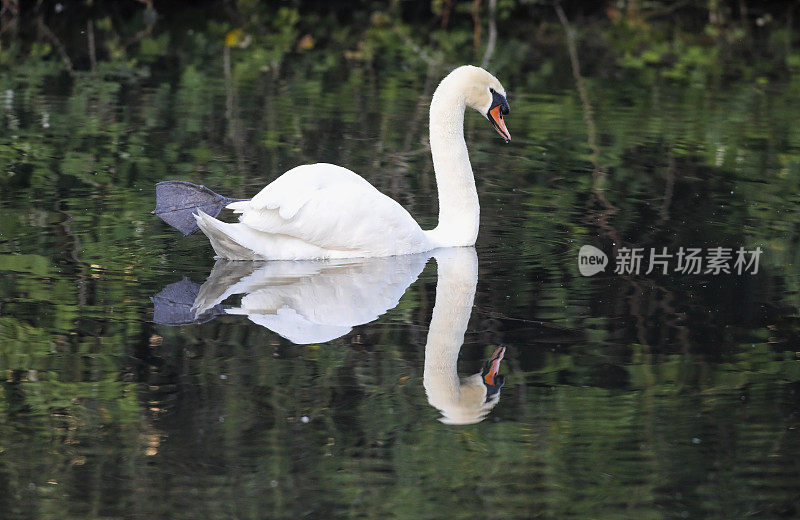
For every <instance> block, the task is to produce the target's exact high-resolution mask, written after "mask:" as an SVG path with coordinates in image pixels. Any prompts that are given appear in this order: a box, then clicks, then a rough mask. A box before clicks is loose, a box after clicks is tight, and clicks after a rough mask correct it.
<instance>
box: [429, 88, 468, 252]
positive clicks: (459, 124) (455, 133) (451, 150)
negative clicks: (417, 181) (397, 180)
mask: <svg viewBox="0 0 800 520" xmlns="http://www.w3.org/2000/svg"><path fill="white" fill-rule="evenodd" d="M448 79H451V78H450V77H448V78H445V79H444V80H443V81H442V82H441V83H440V84H439V87H438V88H437V89H436V92H434V94H433V100H432V101H431V111H430V143H431V155H432V156H433V169H434V171H435V172H436V186H437V189H438V192H439V225H438V226H436V228H435V229H433V230H431V231H428V232H427V233H428V235H429V238H430V239H431V240H432V241H433V242H434V243H435V244H436V245H437V246H439V247H451V246H471V245H474V244H475V240H476V239H477V237H478V224H479V222H480V207H479V205H478V191H477V190H476V189H475V177H474V176H473V174H472V165H470V163H469V155H468V153H467V144H466V143H465V142H464V109H465V102H464V96H463V94H462V93H461V91H460V89H459V88H458V86H457V85H453V84H452V83H453V82H452V81H448Z"/></svg>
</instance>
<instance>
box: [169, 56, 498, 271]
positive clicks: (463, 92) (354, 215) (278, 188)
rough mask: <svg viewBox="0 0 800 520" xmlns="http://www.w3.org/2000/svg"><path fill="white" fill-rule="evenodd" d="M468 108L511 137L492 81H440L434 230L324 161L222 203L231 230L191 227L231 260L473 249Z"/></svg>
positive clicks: (457, 77)
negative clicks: (234, 217)
mask: <svg viewBox="0 0 800 520" xmlns="http://www.w3.org/2000/svg"><path fill="white" fill-rule="evenodd" d="M466 107H470V108H473V109H475V110H477V111H478V112H480V113H481V114H483V116H484V117H486V118H487V119H488V120H489V121H490V122H491V123H492V125H493V126H494V128H495V129H496V130H497V132H498V133H499V134H500V136H501V137H503V139H505V140H506V142H508V141H509V140H510V139H511V135H510V134H509V132H508V129H507V128H506V125H505V122H504V121H503V116H504V115H506V114H508V112H509V105H508V101H507V99H506V92H505V89H504V88H503V86H502V85H501V84H500V82H499V81H498V80H497V78H495V77H494V76H493V75H491V74H490V73H489V72H487V71H485V70H484V69H482V68H480V67H475V66H471V65H464V66H461V67H458V68H456V69H455V70H453V71H452V72H450V74H448V75H447V76H446V77H445V78H444V79H443V80H442V81H441V83H440V84H439V86H438V87H437V88H436V91H435V92H434V94H433V99H432V100H431V107H430V121H429V125H430V147H431V155H432V156H433V167H434V171H435V174H436V183H437V189H438V197H439V223H438V225H437V226H436V228H434V229H432V230H428V231H424V230H422V228H420V226H419V224H417V222H416V221H415V220H414V218H413V217H412V216H411V215H410V214H409V213H408V211H406V210H405V209H404V208H403V207H402V206H401V205H400V204H398V203H397V202H396V201H394V200H392V199H391V198H390V197H387V196H386V195H384V194H383V193H381V192H379V191H378V190H377V189H376V188H375V187H374V186H372V185H371V184H370V183H369V182H367V181H366V180H365V179H364V178H363V177H361V176H359V175H357V174H356V173H354V172H352V171H350V170H348V169H346V168H343V167H341V166H336V165H333V164H326V163H318V164H308V165H302V166H297V167H295V168H292V169H291V170H289V171H287V172H286V173H284V174H283V175H281V176H280V177H278V178H277V179H275V180H274V181H273V182H271V183H270V184H269V185H267V186H266V187H265V188H264V189H262V190H261V191H260V192H259V193H258V194H256V195H255V196H254V197H253V198H252V199H249V200H239V201H235V202H230V203H228V204H227V206H225V207H227V208H228V209H231V210H233V211H234V213H236V214H238V215H239V222H237V223H226V222H222V221H220V220H217V219H216V218H214V217H213V216H212V215H209V214H207V213H206V212H205V211H203V209H201V208H199V207H198V208H196V212H195V213H193V215H194V218H195V219H196V221H197V226H198V227H199V228H200V230H201V231H202V232H203V233H205V235H206V236H207V237H208V239H209V241H210V242H211V246H212V247H213V248H214V251H215V252H216V254H217V257H219V258H227V259H232V260H303V259H338V258H355V257H382V256H394V255H407V254H414V253H421V252H425V251H430V250H432V249H436V248H439V247H453V246H462V247H463V246H472V245H474V244H475V240H476V238H477V236H478V224H479V220H480V208H479V205H478V193H477V190H476V188H475V178H474V176H473V173H472V166H471V165H470V162H469V155H468V153H467V145H466V143H465V142H464V112H465V109H466ZM173 182H174V181H173ZM192 186H193V185H192ZM201 188H203V189H205V188H204V187H201ZM211 193H213V192H211ZM220 199H223V198H222V197H220ZM228 200H229V199H228ZM193 211H194V210H193Z"/></svg>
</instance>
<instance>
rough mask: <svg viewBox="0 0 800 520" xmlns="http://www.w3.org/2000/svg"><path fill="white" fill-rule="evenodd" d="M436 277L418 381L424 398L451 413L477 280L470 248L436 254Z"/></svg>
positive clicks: (458, 387) (475, 260)
mask: <svg viewBox="0 0 800 520" xmlns="http://www.w3.org/2000/svg"><path fill="white" fill-rule="evenodd" d="M436 264H437V269H438V280H437V283H436V303H435V305H434V306H433V316H432V317H431V324H430V328H429V329H428V340H427V343H426V344H425V368H424V371H423V376H422V381H423V385H424V386H425V393H426V394H427V395H428V401H429V402H430V403H431V404H432V405H433V406H435V407H436V408H438V409H439V410H442V411H443V413H445V411H449V412H450V413H454V411H456V410H458V409H459V408H460V406H459V405H458V403H459V401H460V400H461V396H460V394H461V384H460V380H459V377H458V371H457V362H458V353H459V351H460V350H461V345H462V344H463V343H464V333H465V332H466V331H467V323H468V322H469V317H470V314H471V313H472V302H473V299H474V297H475V286H476V284H477V282H478V257H477V255H476V254H475V249H474V248H463V249H450V250H445V251H444V252H442V253H439V254H437V255H436Z"/></svg>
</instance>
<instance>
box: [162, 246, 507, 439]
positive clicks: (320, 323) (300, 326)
mask: <svg viewBox="0 0 800 520" xmlns="http://www.w3.org/2000/svg"><path fill="white" fill-rule="evenodd" d="M431 257H433V258H435V259H436V264H437V271H438V274H437V280H436V301H435V304H434V306H433V311H432V314H431V321H430V327H429V328H428V336H427V341H426V344H425V361H424V369H423V377H422V384H423V387H424V389H425V394H426V396H427V399H428V403H429V404H430V405H431V406H433V407H434V408H436V409H437V410H439V411H440V412H441V414H442V417H441V418H440V419H439V420H440V421H442V422H443V423H446V424H452V425H455V424H473V423H476V422H479V421H481V420H483V419H484V418H485V417H486V415H487V414H488V413H489V411H490V410H491V409H492V408H493V407H494V406H495V405H496V404H497V403H498V401H499V399H500V388H501V387H502V386H503V382H504V380H503V376H502V375H499V373H498V372H499V369H500V363H501V361H502V359H503V355H504V353H505V347H499V348H497V349H495V351H494V354H492V356H491V357H490V358H489V360H488V361H487V362H486V364H485V366H484V368H483V370H482V371H481V372H479V373H477V374H473V375H471V376H469V377H465V378H460V377H459V375H458V371H457V369H458V355H459V352H460V350H461V346H462V344H463V343H464V334H465V332H466V330H467V324H468V323H469V318H470V315H471V314H472V303H473V299H474V297H475V288H476V285H477V282H478V256H477V254H476V252H475V248H474V247H456V248H446V249H436V250H435V251H432V252H431V253H421V254H416V255H400V256H393V257H381V258H357V259H344V260H305V261H284V262H282V261H271V262H234V261H228V260H224V259H221V260H217V263H216V264H215V265H214V268H213V269H212V271H211V274H210V275H209V276H208V279H207V280H206V281H205V283H204V284H203V285H202V286H199V285H198V284H195V283H193V282H191V281H190V280H188V279H186V278H184V279H183V280H181V281H180V282H175V283H174V284H170V285H169V286H167V287H165V288H164V289H163V290H162V291H161V292H160V293H158V294H157V295H155V296H154V297H153V298H152V299H153V303H154V313H153V314H154V320H155V321H156V322H157V323H162V324H167V325H187V324H190V323H203V322H205V321H208V320H210V319H213V318H214V317H215V316H218V315H221V314H235V315H245V316H247V317H248V318H249V319H250V320H251V321H252V322H253V323H256V324H258V325H260V326H262V327H266V328H267V329H270V330H271V331H273V332H275V333H276V334H278V335H280V336H282V337H284V338H286V339H288V340H289V341H291V342H292V343H295V344H301V345H305V344H311V343H323V342H326V341H331V340H333V339H336V338H338V337H341V336H344V335H345V334H347V333H349V332H350V331H351V330H352V328H353V327H355V326H357V325H362V324H365V323H369V322H371V321H373V320H375V319H377V318H378V316H380V315H382V314H384V313H386V312H387V311H388V310H390V309H392V308H394V307H396V306H397V305H398V303H399V302H400V298H401V297H402V295H403V294H404V293H405V291H406V290H407V289H408V287H409V286H410V285H411V284H412V283H414V282H415V281H416V280H417V278H418V277H419V274H420V273H421V272H422V270H423V268H424V267H425V265H426V264H427V262H428V260H429V259H430V258H431ZM236 294H242V295H243V296H242V298H241V301H240V302H239V304H238V306H237V305H224V304H223V302H224V301H225V300H227V299H228V298H229V297H231V296H233V295H236Z"/></svg>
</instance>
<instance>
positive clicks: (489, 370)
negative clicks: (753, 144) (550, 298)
mask: <svg viewBox="0 0 800 520" xmlns="http://www.w3.org/2000/svg"><path fill="white" fill-rule="evenodd" d="M501 121H502V119H501ZM505 353H506V348H505V347H498V348H497V350H495V351H494V354H492V357H490V358H489V360H488V361H487V362H486V367H485V368H484V369H483V373H482V374H481V375H482V376H483V382H484V383H486V384H487V385H489V386H495V385H496V384H497V382H498V377H497V373H498V372H500V362H501V361H502V360H503V355H505ZM501 384H502V383H501Z"/></svg>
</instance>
